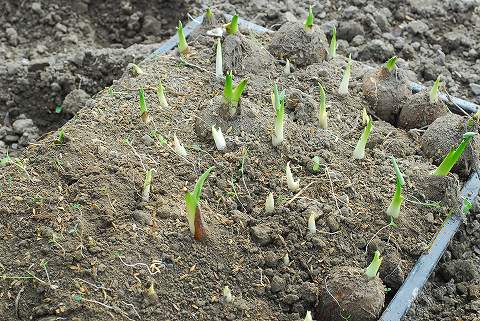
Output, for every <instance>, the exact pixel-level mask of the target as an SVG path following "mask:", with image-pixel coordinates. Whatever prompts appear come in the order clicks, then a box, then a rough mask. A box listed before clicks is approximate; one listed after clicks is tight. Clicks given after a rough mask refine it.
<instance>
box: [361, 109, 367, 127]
mask: <svg viewBox="0 0 480 321" xmlns="http://www.w3.org/2000/svg"><path fill="white" fill-rule="evenodd" d="M367 124H368V114H367V110H366V109H365V107H363V110H362V126H367Z"/></svg>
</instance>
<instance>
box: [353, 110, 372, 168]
mask: <svg viewBox="0 0 480 321" xmlns="http://www.w3.org/2000/svg"><path fill="white" fill-rule="evenodd" d="M372 128H373V122H372V117H369V118H368V122H367V126H365V128H364V129H363V133H362V135H361V136H360V139H359V140H358V142H357V145H356V146H355V150H354V151H353V158H354V159H364V158H365V146H366V145H367V141H368V137H369V136H370V132H371V131H372Z"/></svg>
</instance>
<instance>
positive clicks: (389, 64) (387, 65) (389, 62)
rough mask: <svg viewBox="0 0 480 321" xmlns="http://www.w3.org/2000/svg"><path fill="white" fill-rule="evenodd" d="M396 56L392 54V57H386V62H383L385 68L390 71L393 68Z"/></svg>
mask: <svg viewBox="0 0 480 321" xmlns="http://www.w3.org/2000/svg"><path fill="white" fill-rule="evenodd" d="M397 60H398V57H397V56H393V57H392V58H390V59H388V60H387V62H386V63H385V68H386V69H387V70H388V71H389V72H391V71H392V70H393V68H395V65H396V63H397Z"/></svg>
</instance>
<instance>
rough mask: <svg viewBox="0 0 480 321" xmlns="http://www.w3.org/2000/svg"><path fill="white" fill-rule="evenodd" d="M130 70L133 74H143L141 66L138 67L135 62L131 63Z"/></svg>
mask: <svg viewBox="0 0 480 321" xmlns="http://www.w3.org/2000/svg"><path fill="white" fill-rule="evenodd" d="M130 72H131V73H132V75H133V76H138V75H142V74H143V70H142V68H140V67H139V66H138V65H136V64H132V65H131V69H130Z"/></svg>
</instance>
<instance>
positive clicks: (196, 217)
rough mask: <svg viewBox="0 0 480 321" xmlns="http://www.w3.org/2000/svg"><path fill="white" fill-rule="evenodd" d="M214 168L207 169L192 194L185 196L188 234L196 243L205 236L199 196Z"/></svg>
mask: <svg viewBox="0 0 480 321" xmlns="http://www.w3.org/2000/svg"><path fill="white" fill-rule="evenodd" d="M214 168H215V167H214V166H212V167H210V168H209V169H207V170H206V171H205V173H203V174H202V176H200V178H199V179H198V181H197V183H196V184H195V188H194V190H193V192H187V193H186V194H185V203H186V207H187V220H188V225H189V227H190V232H191V233H192V235H193V237H194V239H195V240H197V241H199V240H201V239H202V238H203V237H204V235H205V231H204V228H203V222H202V215H201V212H200V207H199V203H200V196H201V195H202V187H203V184H204V183H205V180H206V179H207V177H208V175H210V172H211V171H212V170H213V169H214Z"/></svg>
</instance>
